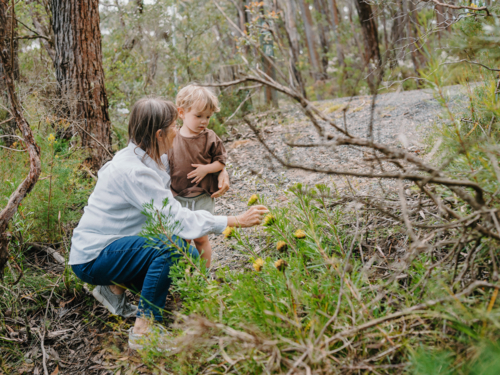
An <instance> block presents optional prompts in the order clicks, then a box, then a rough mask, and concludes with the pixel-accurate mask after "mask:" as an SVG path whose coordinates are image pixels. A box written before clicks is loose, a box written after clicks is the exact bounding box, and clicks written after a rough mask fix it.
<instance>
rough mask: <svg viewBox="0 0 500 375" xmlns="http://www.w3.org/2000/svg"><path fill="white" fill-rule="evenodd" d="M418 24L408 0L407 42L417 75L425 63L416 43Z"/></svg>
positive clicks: (410, 2) (415, 13) (415, 9)
mask: <svg viewBox="0 0 500 375" xmlns="http://www.w3.org/2000/svg"><path fill="white" fill-rule="evenodd" d="M418 26H419V23H418V17H417V8H416V6H415V3H414V2H413V0H408V43H410V51H411V58H412V62H413V66H414V68H415V73H416V74H417V75H419V73H418V70H419V69H420V68H421V67H422V66H423V65H424V64H425V56H424V55H423V54H422V52H421V50H420V47H419V45H418ZM417 83H418V81H417Z"/></svg>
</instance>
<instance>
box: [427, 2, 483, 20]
mask: <svg viewBox="0 0 500 375" xmlns="http://www.w3.org/2000/svg"><path fill="white" fill-rule="evenodd" d="M423 1H424V2H427V1H429V0H423ZM430 1H432V2H433V3H434V4H436V5H440V6H443V7H445V8H450V9H468V10H473V11H481V10H484V11H485V12H486V14H487V15H488V16H490V11H489V10H488V7H485V6H484V7H471V6H466V5H452V4H447V3H442V2H440V1H438V0H430Z"/></svg>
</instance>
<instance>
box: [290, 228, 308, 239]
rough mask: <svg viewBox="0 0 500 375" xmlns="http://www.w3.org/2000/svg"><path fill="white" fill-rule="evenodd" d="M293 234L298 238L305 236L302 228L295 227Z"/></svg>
mask: <svg viewBox="0 0 500 375" xmlns="http://www.w3.org/2000/svg"><path fill="white" fill-rule="evenodd" d="M293 236H294V237H295V238H298V239H302V238H306V232H304V231H303V230H302V229H297V230H296V231H295V233H294V234H293Z"/></svg>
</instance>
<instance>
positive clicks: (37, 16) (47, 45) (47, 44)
mask: <svg viewBox="0 0 500 375" xmlns="http://www.w3.org/2000/svg"><path fill="white" fill-rule="evenodd" d="M27 3H28V4H30V5H31V4H33V5H31V6H30V7H29V13H30V16H31V21H32V22H33V26H34V28H35V30H36V32H37V33H38V34H40V35H43V36H46V37H47V38H49V39H50V41H48V40H45V39H43V38H41V39H40V43H41V44H42V46H43V48H44V49H45V52H47V55H49V57H50V59H51V60H52V63H53V64H55V60H56V51H55V49H54V34H53V32H52V25H51V24H50V22H51V19H52V15H51V14H50V9H48V8H46V9H45V10H46V12H47V13H48V14H46V15H45V17H44V15H42V14H41V12H40V10H39V7H40V6H41V4H40V2H39V1H38V0H29V1H28V2H27ZM44 18H45V19H46V21H45V20H44ZM46 23H48V25H47V24H46Z"/></svg>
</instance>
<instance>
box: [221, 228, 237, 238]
mask: <svg viewBox="0 0 500 375" xmlns="http://www.w3.org/2000/svg"><path fill="white" fill-rule="evenodd" d="M222 234H223V235H224V238H229V237H233V236H234V228H233V227H227V228H226V229H224V231H223V232H222Z"/></svg>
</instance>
